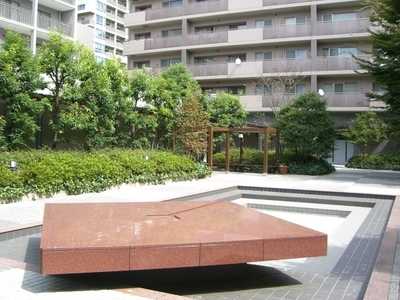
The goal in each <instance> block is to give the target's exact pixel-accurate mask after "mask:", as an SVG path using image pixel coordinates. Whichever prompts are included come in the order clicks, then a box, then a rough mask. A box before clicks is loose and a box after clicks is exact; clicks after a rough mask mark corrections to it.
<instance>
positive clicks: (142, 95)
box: [122, 68, 157, 148]
mask: <svg viewBox="0 0 400 300" xmlns="http://www.w3.org/2000/svg"><path fill="white" fill-rule="evenodd" d="M155 80H156V79H155V77H154V75H153V74H150V73H148V72H147V71H146V69H145V68H143V69H135V70H133V71H132V73H131V74H130V75H129V77H128V95H129V98H128V102H126V103H125V104H126V105H125V110H124V112H122V119H123V122H124V125H125V126H126V128H127V130H128V132H129V133H130V134H129V139H128V141H130V145H131V146H132V147H133V148H150V147H151V144H152V142H151V141H152V139H153V138H154V137H155V132H156V128H157V122H156V117H155V115H154V106H153V103H154V97H155V93H156V83H155ZM127 137H128V136H127Z"/></svg>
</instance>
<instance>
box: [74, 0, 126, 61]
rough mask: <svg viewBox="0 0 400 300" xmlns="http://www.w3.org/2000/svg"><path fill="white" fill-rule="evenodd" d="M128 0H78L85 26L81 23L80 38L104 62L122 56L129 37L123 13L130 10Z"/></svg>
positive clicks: (78, 34)
mask: <svg viewBox="0 0 400 300" xmlns="http://www.w3.org/2000/svg"><path fill="white" fill-rule="evenodd" d="M128 9H129V1H128V0H116V1H113V0H102V1H100V0H97V1H94V0H77V14H78V17H77V20H78V23H80V24H81V25H84V26H85V27H86V28H83V27H82V26H79V28H82V30H78V32H77V39H78V40H80V41H82V42H83V43H84V44H85V46H87V47H89V48H90V49H93V50H94V52H95V55H96V59H97V61H99V62H104V61H105V60H107V59H110V58H114V57H119V58H121V60H122V61H123V62H124V63H125V64H126V62H127V59H126V57H124V56H123V42H124V41H125V40H126V38H127V31H126V30H125V28H124V15H125V13H127V12H128Z"/></svg>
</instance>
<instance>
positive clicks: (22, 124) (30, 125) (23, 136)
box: [0, 31, 46, 150]
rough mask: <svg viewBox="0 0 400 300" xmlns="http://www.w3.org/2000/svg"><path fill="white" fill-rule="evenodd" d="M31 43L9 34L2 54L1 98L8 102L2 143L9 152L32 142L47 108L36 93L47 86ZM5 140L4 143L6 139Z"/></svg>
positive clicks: (0, 60) (19, 36)
mask: <svg viewBox="0 0 400 300" xmlns="http://www.w3.org/2000/svg"><path fill="white" fill-rule="evenodd" d="M28 45H29V42H28V40H27V39H25V38H23V37H22V36H21V35H20V34H19V33H16V32H13V31H8V32H7V35H6V40H5V42H4V43H3V44H1V48H2V49H1V52H0V99H2V100H4V103H5V125H4V127H3V136H5V138H3V144H6V147H7V148H8V149H10V150H13V149H17V148H19V147H20V146H22V145H25V144H26V143H27V142H28V141H33V140H34V138H35V134H36V132H37V131H38V130H39V129H40V128H39V126H38V125H37V118H38V117H39V116H41V114H42V113H43V111H44V110H45V107H46V101H44V100H43V101H40V100H39V99H38V95H37V94H36V91H38V90H40V89H42V88H43V87H44V85H43V81H42V78H41V77H40V69H39V66H38V63H37V60H36V59H35V57H34V56H33V54H32V52H31V51H30V49H29V47H28ZM4 139H5V140H4Z"/></svg>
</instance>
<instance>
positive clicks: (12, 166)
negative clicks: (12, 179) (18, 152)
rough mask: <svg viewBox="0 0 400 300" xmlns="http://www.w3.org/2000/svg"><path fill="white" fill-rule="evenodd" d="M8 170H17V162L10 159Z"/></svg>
mask: <svg viewBox="0 0 400 300" xmlns="http://www.w3.org/2000/svg"><path fill="white" fill-rule="evenodd" d="M10 170H11V172H15V171H16V170H17V163H16V162H15V161H13V160H12V161H10Z"/></svg>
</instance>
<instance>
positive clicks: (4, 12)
mask: <svg viewBox="0 0 400 300" xmlns="http://www.w3.org/2000/svg"><path fill="white" fill-rule="evenodd" d="M75 12H76V10H75V0H57V1H54V0H53V1H49V0H17V1H13V0H0V38H1V39H2V40H4V38H5V34H6V31H7V30H9V29H11V30H14V31H16V32H19V33H21V34H22V35H23V36H26V37H28V38H29V40H30V41H31V49H32V51H33V52H34V53H35V52H36V47H37V46H38V45H40V44H41V43H42V42H43V41H45V40H47V39H48V33H49V31H50V30H56V31H57V32H60V33H62V34H63V35H65V36H66V37H67V38H70V39H75V30H76V27H75V23H76V14H75Z"/></svg>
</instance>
